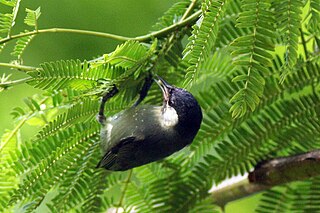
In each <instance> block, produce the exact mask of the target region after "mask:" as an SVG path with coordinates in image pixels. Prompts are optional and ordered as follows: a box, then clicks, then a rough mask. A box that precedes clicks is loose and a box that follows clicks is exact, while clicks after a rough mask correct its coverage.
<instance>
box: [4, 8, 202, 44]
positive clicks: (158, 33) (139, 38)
mask: <svg viewBox="0 0 320 213" xmlns="http://www.w3.org/2000/svg"><path fill="white" fill-rule="evenodd" d="M200 14H201V10H199V11H197V12H195V13H193V14H192V15H190V16H189V17H188V18H186V19H185V20H183V21H181V22H178V23H175V24H172V25H170V26H168V27H165V28H163V29H161V30H159V31H155V32H151V33H149V34H146V35H142V36H137V37H127V36H121V35H116V34H111V33H103V32H97V31H89V30H79V29H66V28H49V29H41V30H34V31H30V32H25V33H20V34H17V35H12V36H8V37H7V38H4V39H0V44H4V43H6V42H9V41H11V40H14V39H18V38H22V37H26V36H31V35H36V34H44V33H75V34H82V35H91V36H97V37H103V38H109V39H113V40H118V41H128V40H135V41H148V40H151V39H152V38H154V37H162V36H165V35H167V34H168V33H170V32H173V31H175V30H176V29H178V28H180V27H183V26H186V25H188V24H190V23H192V22H194V21H195V20H196V19H197V18H198V17H199V15H200Z"/></svg>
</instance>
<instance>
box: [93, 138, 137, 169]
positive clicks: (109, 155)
mask: <svg viewBox="0 0 320 213" xmlns="http://www.w3.org/2000/svg"><path fill="white" fill-rule="evenodd" d="M135 140H136V138H135V137H127V138H124V139H122V140H121V141H120V142H119V143H118V144H117V145H116V146H115V147H113V148H112V149H110V150H109V151H107V152H106V154H105V155H104V156H103V157H102V159H101V160H100V162H99V163H98V165H97V166H96V168H101V167H104V168H106V169H110V168H111V167H112V166H113V165H114V164H115V163H116V160H117V157H118V153H119V150H120V149H121V155H123V154H124V153H125V152H130V151H132V150H131V148H132V146H130V144H131V145H133V143H132V142H134V141H135Z"/></svg>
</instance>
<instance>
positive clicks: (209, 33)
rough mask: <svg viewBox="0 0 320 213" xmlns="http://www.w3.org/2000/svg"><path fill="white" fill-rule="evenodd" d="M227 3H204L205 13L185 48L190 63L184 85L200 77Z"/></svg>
mask: <svg viewBox="0 0 320 213" xmlns="http://www.w3.org/2000/svg"><path fill="white" fill-rule="evenodd" d="M226 4H227V1H226V0H224V1H213V0H206V1H204V3H203V4H202V11H203V14H202V16H201V17H200V19H199V20H198V22H197V23H196V24H195V25H194V26H193V31H192V36H191V37H190V38H189V40H190V41H189V43H188V45H187V46H186V48H185V50H184V58H185V60H187V61H188V62H189V64H190V66H189V68H188V70H187V75H186V80H185V82H184V85H189V84H192V83H194V82H195V81H196V80H197V79H198V76H199V69H200V66H201V65H202V63H203V62H204V60H205V59H206V58H207V57H208V55H209V54H210V53H211V51H212V47H213V46H214V44H215V40H216V37H217V33H218V29H219V23H220V20H221V17H223V15H224V11H225V7H226Z"/></svg>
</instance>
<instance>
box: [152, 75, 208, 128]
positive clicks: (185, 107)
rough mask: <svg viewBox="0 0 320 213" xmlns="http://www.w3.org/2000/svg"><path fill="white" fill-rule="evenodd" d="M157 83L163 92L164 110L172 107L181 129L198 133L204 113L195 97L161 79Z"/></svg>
mask: <svg viewBox="0 0 320 213" xmlns="http://www.w3.org/2000/svg"><path fill="white" fill-rule="evenodd" d="M156 82H157V84H158V85H159V87H160V88H161V90H162V94H163V109H164V110H166V109H167V108H168V107H172V108H173V109H174V110H175V111H176V113H177V115H178V119H179V122H178V125H179V126H180V127H183V128H186V129H189V130H192V129H194V130H195V129H196V131H198V129H199V128H200V124H201V121H202V112H201V108H200V106H199V104H198V102H197V100H196V99H195V98H194V97H193V95H192V94H191V93H189V92H188V91H186V90H185V89H182V88H178V87H175V86H172V85H170V84H168V83H167V82H166V81H165V80H163V79H162V78H160V77H158V80H156Z"/></svg>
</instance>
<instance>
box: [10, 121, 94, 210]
mask: <svg viewBox="0 0 320 213" xmlns="http://www.w3.org/2000/svg"><path fill="white" fill-rule="evenodd" d="M75 130H76V129H75ZM88 133H89V134H88ZM71 134H73V136H71V135H70V136H71V137H66V138H64V139H62V138H57V140H62V141H59V142H58V144H60V147H59V146H58V147H56V150H55V151H53V150H52V148H49V147H50V145H49V144H47V143H41V146H39V145H38V146H35V145H34V144H32V146H34V148H33V149H30V148H29V149H28V152H29V153H28V158H30V159H29V162H33V164H34V168H33V169H32V170H31V171H30V172H28V173H27V174H26V177H25V178H24V180H23V183H22V184H20V186H19V188H18V189H17V190H16V192H15V193H14V196H12V198H11V201H10V205H12V204H14V203H16V202H18V201H20V200H26V201H28V200H30V199H33V202H32V205H28V208H33V209H35V208H37V207H38V206H39V205H40V203H41V202H42V200H43V198H44V197H45V196H46V193H47V192H48V191H49V190H50V189H51V188H52V187H54V186H55V184H57V183H59V182H60V181H63V177H64V174H65V173H66V172H67V171H68V170H69V169H72V168H73V167H74V166H76V165H77V161H78V160H80V158H81V157H82V154H81V153H83V152H84V153H86V152H88V150H89V149H90V147H92V146H93V145H94V144H97V143H98V142H99V138H97V134H98V130H97V125H96V123H94V124H92V123H91V124H88V125H83V126H81V127H80V128H77V130H76V131H75V132H74V133H71ZM55 137H57V136H55ZM30 145H31V144H30ZM51 145H52V144H51ZM45 146H47V147H46V148H45ZM48 146H49V147H48ZM56 146H57V145H56ZM40 150H41V155H39V153H40V152H39V151H40ZM48 151H49V153H48ZM32 158H33V159H32ZM17 163H19V162H17Z"/></svg>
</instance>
